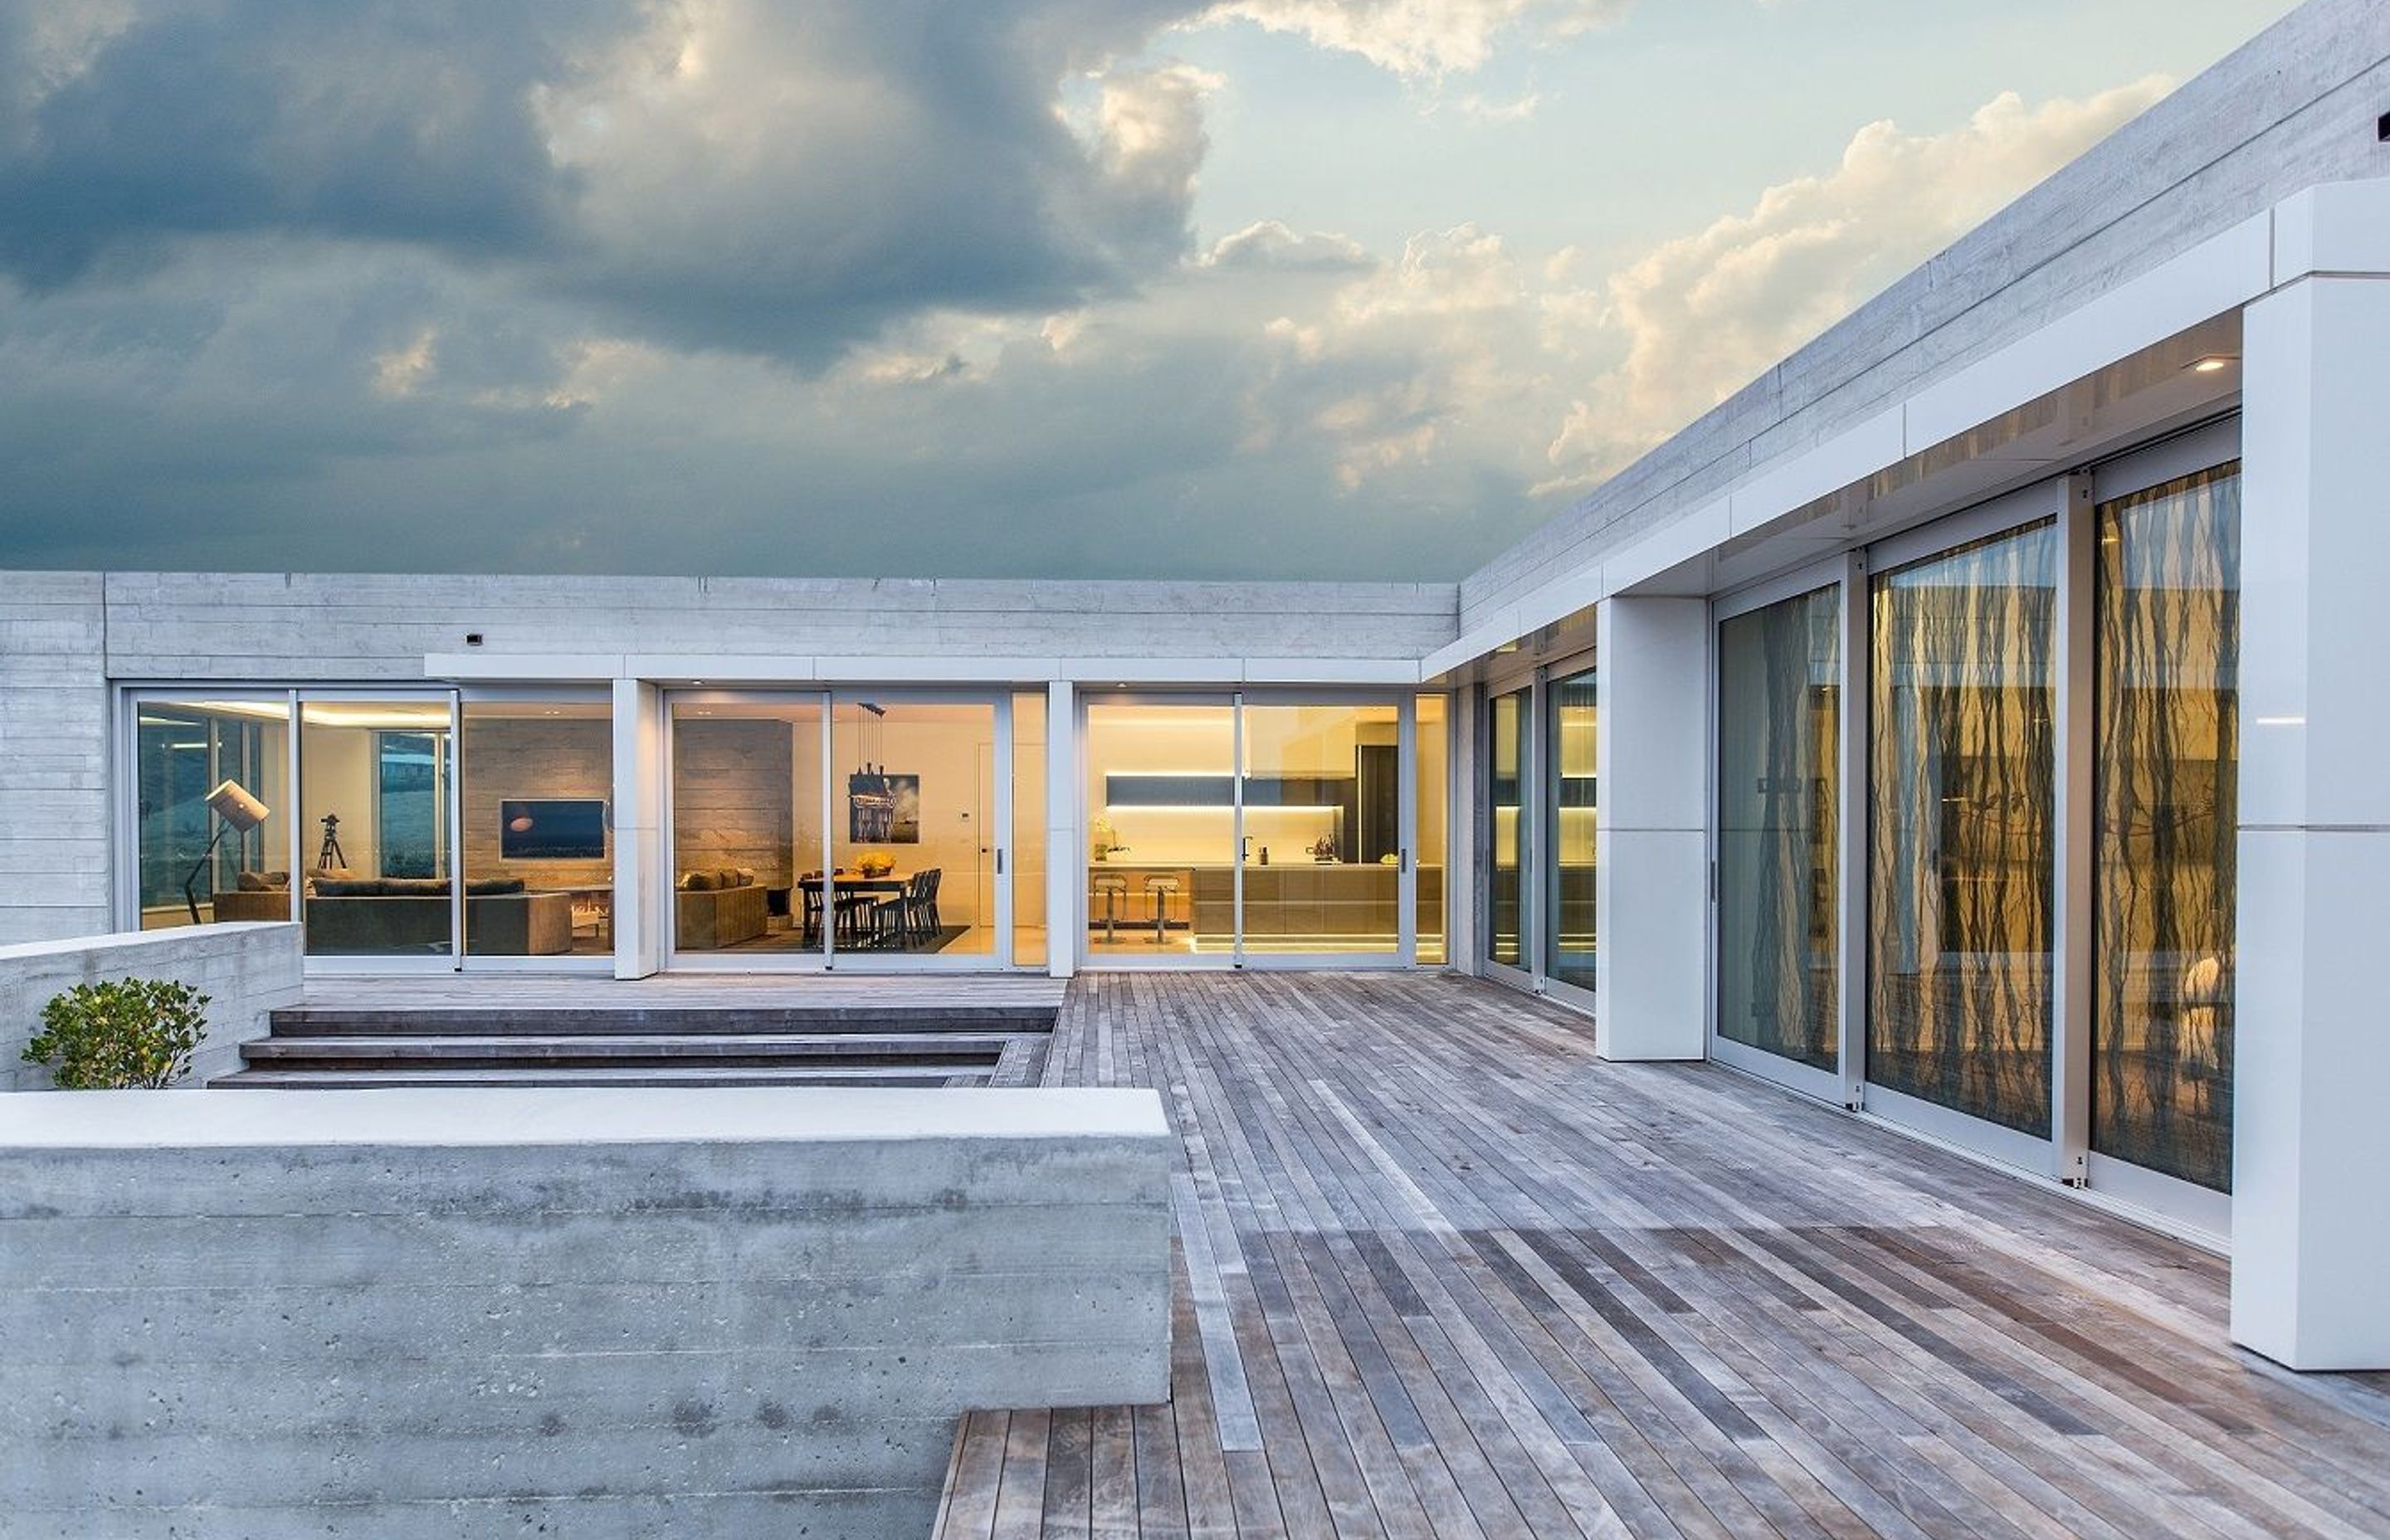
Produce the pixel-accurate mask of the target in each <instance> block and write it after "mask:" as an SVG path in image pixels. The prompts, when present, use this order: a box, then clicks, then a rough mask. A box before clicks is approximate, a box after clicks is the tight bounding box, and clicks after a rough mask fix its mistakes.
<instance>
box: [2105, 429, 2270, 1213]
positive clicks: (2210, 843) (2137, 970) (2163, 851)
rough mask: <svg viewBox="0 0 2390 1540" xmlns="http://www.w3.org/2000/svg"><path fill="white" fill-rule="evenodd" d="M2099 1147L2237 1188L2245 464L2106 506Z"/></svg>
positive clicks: (2157, 1167) (2189, 1178) (2204, 1181)
mask: <svg viewBox="0 0 2390 1540" xmlns="http://www.w3.org/2000/svg"><path fill="white" fill-rule="evenodd" d="M2098 581H2099V586H2098V600H2097V604H2096V607H2095V611H2094V613H2095V616H2096V620H2095V622H2094V623H2095V627H2096V630H2095V636H2096V640H2095V643H2094V652H2095V656H2096V659H2097V663H2096V667H2097V670H2098V681H2099V687H2098V696H2097V699H2098V701H2099V705H2098V708H2097V709H2098V712H2099V730H2098V732H2097V734H2096V736H2095V739H2094V741H2095V743H2096V745H2097V747H2096V749H2095V753H2096V755H2097V764H2098V786H2099V789H2098V792H2097V797H2098V808H2099V822H2098V832H2097V836H2096V838H2097V862H2096V869H2097V872H2098V877H2097V879H2096V881H2097V888H2096V891H2095V892H2094V893H2093V896H2092V913H2093V917H2094V919H2093V923H2094V926H2095V928H2096V930H2095V945H2096V960H2095V963H2094V967H2093V977H2094V979H2095V980H2096V981H2097V982H2096V985H2095V988H2094V995H2093V1002H2092V1044H2093V1048H2092V1052H2093V1063H2094V1072H2093V1074H2092V1078H2091V1148H2092V1149H2097V1150H2099V1151H2100V1152H2101V1153H2102V1154H2106V1155H2113V1156H2115V1157H2116V1158H2117V1159H2119V1160H2124V1161H2132V1162H2133V1163H2135V1164H2136V1165H2143V1166H2149V1167H2151V1168H2152V1169H2154V1170H2157V1171H2163V1172H2165V1173H2167V1174H2170V1175H2174V1176H2179V1177H2181V1178H2183V1179H2184V1180H2186V1181H2191V1182H2197V1183H2199V1184H2200V1185H2201V1186H2203V1187H2216V1188H2218V1189H2220V1190H2223V1191H2228V1192H2229V1191H2230V1190H2231V1187H2232V996H2233V891H2232V890H2233V881H2234V876H2235V863H2234V840H2235V835H2236V830H2237V827H2238V823H2239V810H2238V806H2237V797H2238V791H2239V785H2240V730H2239V729H2240V680H2239V668H2240V594H2241V478H2240V468H2239V467H2238V466H2227V467H2224V468H2220V469H2217V470H2211V471H2206V472H2204V473H2202V474H2200V475H2197V476H2191V477H2186V478H2185V479H2183V480H2181V481H2175V482H2172V483H2170V484H2168V485H2165V486H2162V487H2157V488H2154V489H2152V491H2149V492H2146V493H2142V494H2139V495H2138V496H2134V497H2128V498H2126V499H2125V500H2123V501H2122V502H2116V503H2111V504H2109V505H2108V506H2107V507H2103V508H2101V510H2100V561H2099V580H2098Z"/></svg>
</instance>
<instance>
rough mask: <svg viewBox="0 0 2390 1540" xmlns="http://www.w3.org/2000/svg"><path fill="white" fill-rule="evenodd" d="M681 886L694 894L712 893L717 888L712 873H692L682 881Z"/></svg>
mask: <svg viewBox="0 0 2390 1540" xmlns="http://www.w3.org/2000/svg"><path fill="white" fill-rule="evenodd" d="M680 885H681V886H682V887H684V888H687V890H688V891H689V892H693V893H710V892H713V890H714V887H715V883H714V880H713V873H712V872H691V873H689V874H688V875H687V877H684V878H682V879H680Z"/></svg>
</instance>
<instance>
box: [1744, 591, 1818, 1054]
mask: <svg viewBox="0 0 2390 1540" xmlns="http://www.w3.org/2000/svg"><path fill="white" fill-rule="evenodd" d="M1841 664H1842V591H1841V590H1840V589H1839V588H1832V587H1829V588H1820V589H1818V590H1816V591H1815V592H1813V593H1808V594H1802V595H1798V596H1796V597H1792V598H1788V599H1782V600H1780V601H1778V602H1777V603H1775V604H1771V605H1769V606H1767V608H1765V609H1763V610H1754V611H1752V612H1751V613H1749V614H1746V615H1737V616H1735V617H1734V618H1732V619H1730V620H1728V621H1726V622H1723V623H1722V624H1721V625H1720V626H1719V627H1718V1034H1719V1035H1720V1036H1721V1037H1724V1038H1727V1039H1728V1041H1731V1042H1736V1043H1744V1044H1748V1045H1750V1046H1753V1047H1755V1048H1763V1049H1766V1050H1767V1052H1769V1053H1772V1054H1777V1055H1780V1056H1781V1057H1783V1058H1786V1059H1792V1060H1794V1061H1796V1062H1798V1063H1803V1064H1809V1065H1814V1066H1816V1067H1817V1068H1818V1069H1821V1070H1829V1071H1831V1069H1833V1068H1834V1064H1835V1060H1836V1058H1837V1055H1836V1052H1835V1030H1834V1028H1835V1018H1836V1009H1835V979H1836V976H1837V968H1836V956H1835V936H1836V928H1835V912H1834V900H1835V874H1836V855H1835V851H1836V846H1835V838H1836V828H1837V826H1838V819H1837V816H1836V810H1837V807H1838V805H1839V801H1840V787H1841V779H1840V776H1838V774H1837V773H1836V771H1837V761H1836V755H1837V753H1838V751H1839V747H1840V744H1841V739H1842V699H1841Z"/></svg>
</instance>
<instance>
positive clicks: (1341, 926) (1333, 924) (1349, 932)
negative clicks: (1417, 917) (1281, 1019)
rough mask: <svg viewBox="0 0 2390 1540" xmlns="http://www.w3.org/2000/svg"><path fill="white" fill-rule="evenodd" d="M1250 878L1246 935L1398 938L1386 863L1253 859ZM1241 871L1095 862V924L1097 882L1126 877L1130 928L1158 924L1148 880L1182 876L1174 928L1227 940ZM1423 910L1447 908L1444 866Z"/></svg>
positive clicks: (1100, 905) (1123, 904) (1423, 871)
mask: <svg viewBox="0 0 2390 1540" xmlns="http://www.w3.org/2000/svg"><path fill="white" fill-rule="evenodd" d="M1244 873H1245V933H1246V934H1247V935H1249V936H1305V935H1323V936H1333V935H1342V936H1374V935H1386V936H1391V935H1393V934H1394V931H1395V929H1396V923H1397V918H1398V915H1399V905H1400V903H1401V898H1402V875H1403V874H1402V871H1401V869H1400V868H1399V867H1396V866H1387V865H1384V864H1382V863H1380V862H1362V861H1312V860H1309V859H1305V860H1302V861H1273V862H1272V863H1270V864H1269V865H1268V866H1263V865H1262V864H1261V863H1260V862H1258V861H1249V862H1247V863H1245V866H1244ZM1236 876H1237V865H1236V863H1234V862H1230V861H1220V862H1201V861H1189V862H1171V863H1162V862H1154V863H1146V864H1134V863H1130V862H1125V861H1096V862H1091V863H1089V864H1088V866H1087V879H1088V892H1089V902H1088V906H1087V914H1088V918H1089V919H1090V920H1091V922H1092V923H1094V924H1097V925H1101V924H1102V923H1103V916H1104V897H1103V893H1102V892H1101V891H1100V890H1099V889H1097V888H1096V887H1095V884H1096V883H1097V882H1099V881H1101V880H1103V879H1107V878H1118V879H1123V880H1124V882H1125V884H1126V887H1127V892H1125V893H1124V894H1123V895H1122V898H1121V900H1120V901H1119V902H1120V913H1121V918H1122V921H1123V923H1124V924H1125V923H1129V922H1131V921H1137V920H1141V921H1143V922H1144V923H1146V924H1149V925H1150V924H1151V923H1152V918H1151V917H1152V913H1153V911H1152V906H1151V904H1150V900H1149V899H1148V898H1147V896H1146V888H1145V879H1147V878H1149V877H1175V878H1176V879H1178V892H1177V894H1176V897H1175V898H1173V899H1172V900H1171V901H1170V902H1169V904H1168V905H1167V911H1168V915H1169V920H1170V924H1171V926H1172V928H1173V929H1182V928H1185V927H1188V926H1190V925H1191V926H1192V928H1193V929H1194V930H1195V931H1196V932H1197V933H1198V934H1200V935H1212V936H1226V935H1228V934H1230V933H1231V932H1232V931H1233V930H1235V928H1236ZM1419 905H1420V909H1421V911H1422V912H1425V913H1429V914H1431V915H1433V914H1434V913H1436V912H1437V911H1440V910H1441V909H1442V907H1443V905H1444V868H1443V867H1441V866H1421V867H1420V872H1419Z"/></svg>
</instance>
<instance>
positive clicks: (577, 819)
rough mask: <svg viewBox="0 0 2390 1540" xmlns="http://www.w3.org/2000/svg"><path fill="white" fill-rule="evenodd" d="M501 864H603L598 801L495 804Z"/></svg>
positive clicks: (603, 807)
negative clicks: (544, 862) (518, 862)
mask: <svg viewBox="0 0 2390 1540" xmlns="http://www.w3.org/2000/svg"><path fill="white" fill-rule="evenodd" d="M498 859H499V860H501V861H603V860H605V859H606V801H605V799H604V798H602V797H540V798H528V797H524V798H516V797H509V798H506V799H504V800H503V801H501V802H499V803H498Z"/></svg>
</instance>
